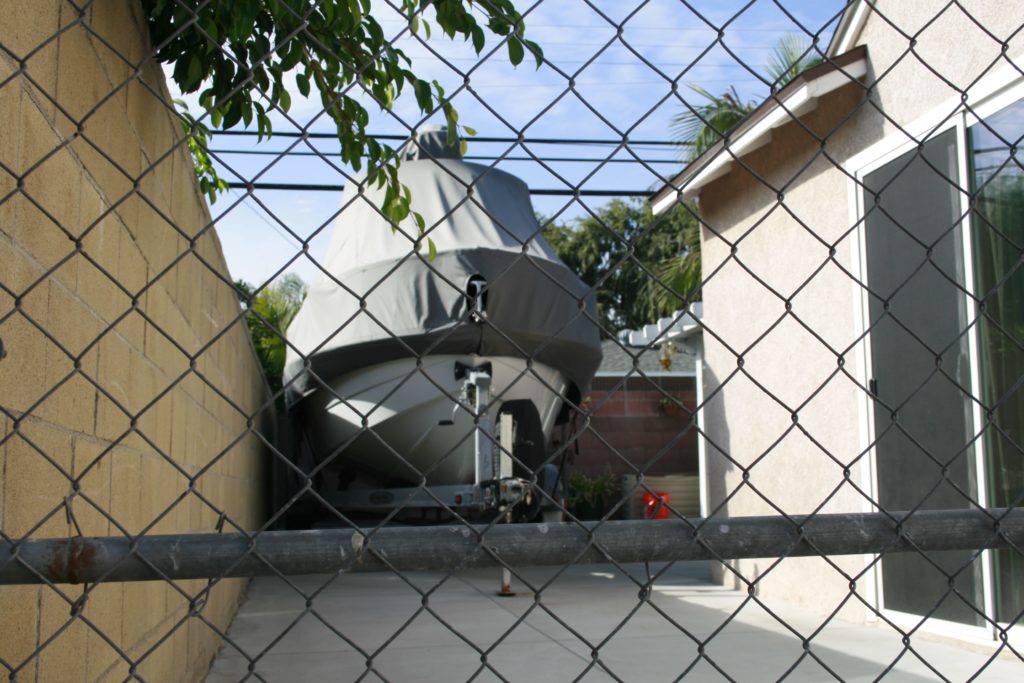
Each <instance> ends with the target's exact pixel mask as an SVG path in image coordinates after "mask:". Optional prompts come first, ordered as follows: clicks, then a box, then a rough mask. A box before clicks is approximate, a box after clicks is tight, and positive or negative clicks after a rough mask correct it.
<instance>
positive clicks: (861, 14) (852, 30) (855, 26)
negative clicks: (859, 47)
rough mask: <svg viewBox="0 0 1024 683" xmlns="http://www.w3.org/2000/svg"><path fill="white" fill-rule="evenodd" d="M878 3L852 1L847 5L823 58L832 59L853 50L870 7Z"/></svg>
mask: <svg viewBox="0 0 1024 683" xmlns="http://www.w3.org/2000/svg"><path fill="white" fill-rule="evenodd" d="M879 2H881V0H874V2H872V3H869V2H867V1H866V0H853V2H851V3H850V4H849V5H847V7H846V10H844V11H843V16H842V18H840V19H839V26H837V27H836V32H835V33H833V34H832V40H831V41H830V42H829V44H828V50H826V51H825V57H827V58H828V59H832V58H833V57H836V56H837V55H841V54H843V53H844V52H849V51H850V50H852V49H853V47H854V45H856V43H857V39H858V38H860V32H861V29H863V28H864V22H866V21H867V18H868V14H870V13H871V10H872V5H877V4H878V3H879Z"/></svg>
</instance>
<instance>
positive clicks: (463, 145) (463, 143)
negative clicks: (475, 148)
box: [459, 140, 469, 157]
mask: <svg viewBox="0 0 1024 683" xmlns="http://www.w3.org/2000/svg"><path fill="white" fill-rule="evenodd" d="M467 149H469V145H468V144H466V141H465V140H459V156H460V157H464V156H466V150H467Z"/></svg>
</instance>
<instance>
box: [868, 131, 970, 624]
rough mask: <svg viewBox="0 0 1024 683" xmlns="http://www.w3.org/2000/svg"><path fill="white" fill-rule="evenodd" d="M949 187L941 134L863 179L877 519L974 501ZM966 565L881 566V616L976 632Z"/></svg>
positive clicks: (895, 560) (952, 556) (951, 140)
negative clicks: (940, 622) (886, 612)
mask: <svg viewBox="0 0 1024 683" xmlns="http://www.w3.org/2000/svg"><path fill="white" fill-rule="evenodd" d="M957 178H958V174H957V155H956V135H955V133H954V132H953V131H949V132H946V133H943V134H942V135H939V136H937V137H936V138H934V139H932V140H931V141H929V142H928V143H927V144H926V145H925V146H924V150H923V151H922V152H919V151H916V150H915V151H914V152H911V153H908V154H905V155H903V156H902V157H900V158H898V159H896V160H894V161H892V162H890V163H889V164H886V165H885V166H883V167H882V168H880V169H878V170H877V171H875V172H873V173H871V174H869V175H867V176H866V177H865V179H864V185H865V192H864V206H865V231H866V244H867V265H868V284H869V286H870V288H871V290H872V292H873V296H872V297H871V304H870V310H869V315H870V319H871V324H872V328H871V358H872V367H873V375H874V378H873V381H874V387H875V392H876V396H877V401H876V402H875V437H876V446H875V454H876V462H877V467H878V483H879V503H880V504H881V505H882V507H883V508H885V509H887V510H892V511H901V510H910V509H912V508H921V509H940V508H947V509H948V508H965V507H968V506H969V505H970V500H969V499H970V498H974V497H975V491H976V490H977V489H976V486H975V481H974V472H973V467H972V461H973V455H972V450H971V448H970V437H969V433H970V430H969V429H968V425H969V424H970V422H969V419H968V418H969V410H970V403H969V396H968V392H969V387H970V374H969V369H970V364H969V358H968V346H967V335H966V329H967V328H966V323H965V321H966V307H965V299H964V292H963V289H962V283H963V282H964V277H963V251H962V244H961V239H960V227H959V224H960V221H959V202H958V196H957V195H958V189H957V185H956V184H957ZM886 301H887V302H888V305H889V310H888V311H886V310H885V308H886V306H885V304H886ZM961 387H963V388H966V389H967V391H965V390H964V389H962V388H961ZM894 413H895V417H894ZM943 467H948V472H949V475H948V477H944V476H943V474H942V468H943ZM973 556H974V553H972V552H970V551H949V552H933V553H929V554H928V557H927V558H925V557H923V556H921V555H919V554H916V553H904V554H900V555H890V556H887V557H885V558H883V560H882V580H883V592H884V604H885V606H886V607H887V608H889V609H895V610H899V611H901V612H909V613H911V614H920V615H930V616H934V617H937V618H940V619H948V620H951V621H958V622H962V623H968V624H980V623H981V619H980V617H979V615H978V610H981V609H983V606H984V603H983V600H982V592H981V581H980V576H979V574H980V572H979V565H980V563H979V562H972V558H973ZM929 560H930V561H929ZM951 576H955V577H956V578H955V587H956V593H954V592H951V591H950V590H949V577H951ZM957 593H959V595H957Z"/></svg>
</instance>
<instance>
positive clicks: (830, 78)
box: [649, 47, 868, 214]
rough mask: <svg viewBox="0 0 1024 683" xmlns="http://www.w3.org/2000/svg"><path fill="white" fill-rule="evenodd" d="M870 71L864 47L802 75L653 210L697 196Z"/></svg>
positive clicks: (675, 183)
mask: <svg viewBox="0 0 1024 683" xmlns="http://www.w3.org/2000/svg"><path fill="white" fill-rule="evenodd" d="M867 68H868V63H867V50H866V49H865V48H863V47H861V48H857V49H856V50H851V51H849V52H847V53H844V54H842V55H840V56H838V57H836V58H832V59H830V61H829V62H826V63H825V64H822V65H820V66H818V67H815V68H814V69H810V70H809V71H807V72H806V74H805V75H801V76H798V77H797V78H796V79H794V81H793V82H792V83H790V84H789V85H787V86H786V87H785V88H783V89H782V90H780V91H779V92H778V93H776V94H775V95H773V96H772V97H770V98H768V99H766V100H765V101H764V102H762V103H761V104H760V105H759V106H758V107H757V108H756V109H755V110H754V111H753V112H751V113H750V115H749V116H748V117H747V118H746V119H745V120H744V122H742V123H740V125H739V126H738V127H737V128H736V131H737V134H736V135H735V136H734V137H732V138H730V139H729V140H722V141H719V142H717V143H716V144H715V145H713V146H712V147H711V148H709V149H708V150H707V151H705V152H704V153H703V154H701V155H700V156H699V157H697V159H695V160H694V161H693V162H692V163H691V164H690V165H689V166H687V167H686V168H685V169H683V171H682V173H680V174H679V175H677V176H676V177H675V178H673V179H672V181H671V182H669V183H668V184H667V185H665V186H664V187H663V188H662V189H661V190H659V191H658V192H657V193H655V195H654V196H653V197H651V199H650V200H649V201H650V204H651V210H652V211H653V212H654V213H655V214H660V213H662V212H663V211H666V210H667V209H669V208H670V207H672V206H673V205H674V204H676V202H678V201H680V200H681V199H683V200H685V199H691V198H693V197H695V196H696V195H697V194H698V193H699V190H700V189H701V188H702V187H704V186H705V185H707V184H708V183H710V182H711V181H713V180H715V179H717V178H720V177H721V176H723V175H725V174H726V173H728V172H729V170H730V169H731V167H732V164H733V162H734V161H736V160H737V159H739V158H740V157H742V156H744V155H745V154H748V153H750V152H752V151H754V150H755V149H757V148H759V147H762V146H764V145H766V144H768V143H769V142H770V141H771V133H772V131H773V130H774V129H775V128H778V127H779V126H782V125H784V124H786V123H789V122H790V121H792V120H793V119H795V118H798V117H800V116H803V115H804V114H806V113H808V112H810V111H812V110H813V109H814V108H815V107H817V104H818V99H819V98H821V97H823V96H825V95H827V94H829V93H831V92H833V91H835V90H838V89H839V88H841V87H843V86H844V85H847V84H849V83H852V82H854V81H855V80H859V79H861V78H863V77H864V76H865V75H866V74H867ZM815 72H817V73H815Z"/></svg>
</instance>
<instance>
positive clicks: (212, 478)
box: [0, 0, 267, 681]
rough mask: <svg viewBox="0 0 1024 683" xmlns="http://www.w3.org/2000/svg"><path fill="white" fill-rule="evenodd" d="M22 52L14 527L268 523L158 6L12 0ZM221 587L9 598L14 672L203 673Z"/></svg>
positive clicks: (41, 531) (2, 66) (13, 319)
mask: <svg viewBox="0 0 1024 683" xmlns="http://www.w3.org/2000/svg"><path fill="white" fill-rule="evenodd" d="M79 4H81V3H79ZM0 44H2V48H3V49H2V50H0V341H2V344H3V349H4V352H5V355H4V357H2V358H0V531H2V534H3V535H4V536H6V537H8V538H10V539H14V540H18V539H23V538H47V537H66V536H70V535H76V534H82V535H87V536H106V535H113V536H119V535H137V534H140V533H147V534H166V533H184V532H211V531H213V530H214V529H215V528H217V527H218V522H219V521H220V522H222V526H223V528H224V529H225V530H226V531H230V530H233V529H234V528H236V527H238V528H252V527H254V526H257V525H258V524H259V522H260V520H261V515H262V489H261V486H262V484H261V476H260V475H261V468H262V455H263V454H262V450H261V442H260V441H259V440H258V438H257V437H256V436H254V435H253V434H252V433H251V431H250V430H248V428H247V424H250V423H247V417H248V416H250V415H256V416H257V419H256V420H255V422H253V423H251V424H253V425H254V426H256V427H259V426H260V424H261V420H262V419H263V418H262V417H261V416H262V415H263V414H264V413H265V412H266V411H261V406H263V405H264V403H265V402H266V400H267V397H266V388H265V384H264V382H263V379H262V376H261V374H260V371H259V366H258V363H257V360H256V358H255V355H254V352H253V350H252V346H251V343H250V342H249V338H248V335H247V333H246V330H245V325H244V322H243V321H241V320H240V319H239V314H240V309H239V304H238V301H237V297H236V295H235V293H234V291H233V288H232V286H231V278H230V275H229V274H228V271H227V267H226V265H225V262H224V257H223V254H222V253H221V248H220V244H219V242H218V239H217V236H216V234H215V233H214V231H213V229H212V227H210V226H211V221H210V214H209V212H208V209H207V206H206V202H205V200H204V198H203V197H202V195H201V194H200V193H199V191H198V189H197V185H196V182H195V177H194V171H193V167H192V163H191V159H190V157H189V154H188V152H187V149H185V147H184V146H183V144H182V137H181V129H180V125H179V123H178V121H177V119H176V118H175V116H174V114H173V108H172V107H171V105H169V102H170V98H169V95H168V91H167V87H166V84H165V82H164V76H163V73H162V71H161V69H160V67H159V66H158V65H156V64H155V63H153V62H152V61H150V60H147V59H146V55H147V54H148V52H149V50H150V46H149V44H148V31H147V29H146V25H145V21H144V19H143V16H142V13H141V9H140V5H139V4H138V3H137V2H135V1H133V0H103V1H102V2H93V3H84V9H79V8H77V7H76V6H75V5H73V4H72V3H70V2H63V1H60V0H31V1H30V0H6V1H5V2H3V3H0ZM206 586H207V582H206V581H182V582H177V583H173V584H172V583H170V582H164V581H151V582H140V583H100V584H96V585H89V586H87V587H83V586H80V585H42V586H39V585H33V586H7V587H0V605H2V606H3V609H2V613H0V676H2V677H7V676H10V675H11V674H12V673H13V674H14V676H12V678H15V679H16V680H19V681H80V680H81V681H99V680H118V681H120V680H124V679H125V678H126V677H128V676H129V675H130V674H131V673H133V672H134V673H137V674H138V675H139V676H140V677H141V678H143V679H145V680H148V681H162V680H175V681H177V680H198V679H201V678H202V677H203V676H204V675H205V672H206V670H207V668H208V666H209V663H210V660H211V658H212V656H213V655H214V653H215V652H216V650H217V648H218V647H219V646H220V642H221V639H220V637H219V635H218V634H217V633H216V631H217V630H218V629H220V630H223V629H226V627H227V625H228V623H229V621H230V619H231V617H232V615H233V613H234V610H235V607H236V606H237V604H238V602H239V600H240V597H241V595H242V591H243V589H244V582H243V581H241V580H226V581H221V582H218V583H216V584H215V585H214V586H213V587H212V589H211V590H210V592H209V595H208V596H207V597H206V599H205V605H204V606H203V607H202V609H201V610H193V611H191V612H190V600H191V599H192V598H194V597H197V596H201V595H204V593H203V591H204V589H205V588H206Z"/></svg>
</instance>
